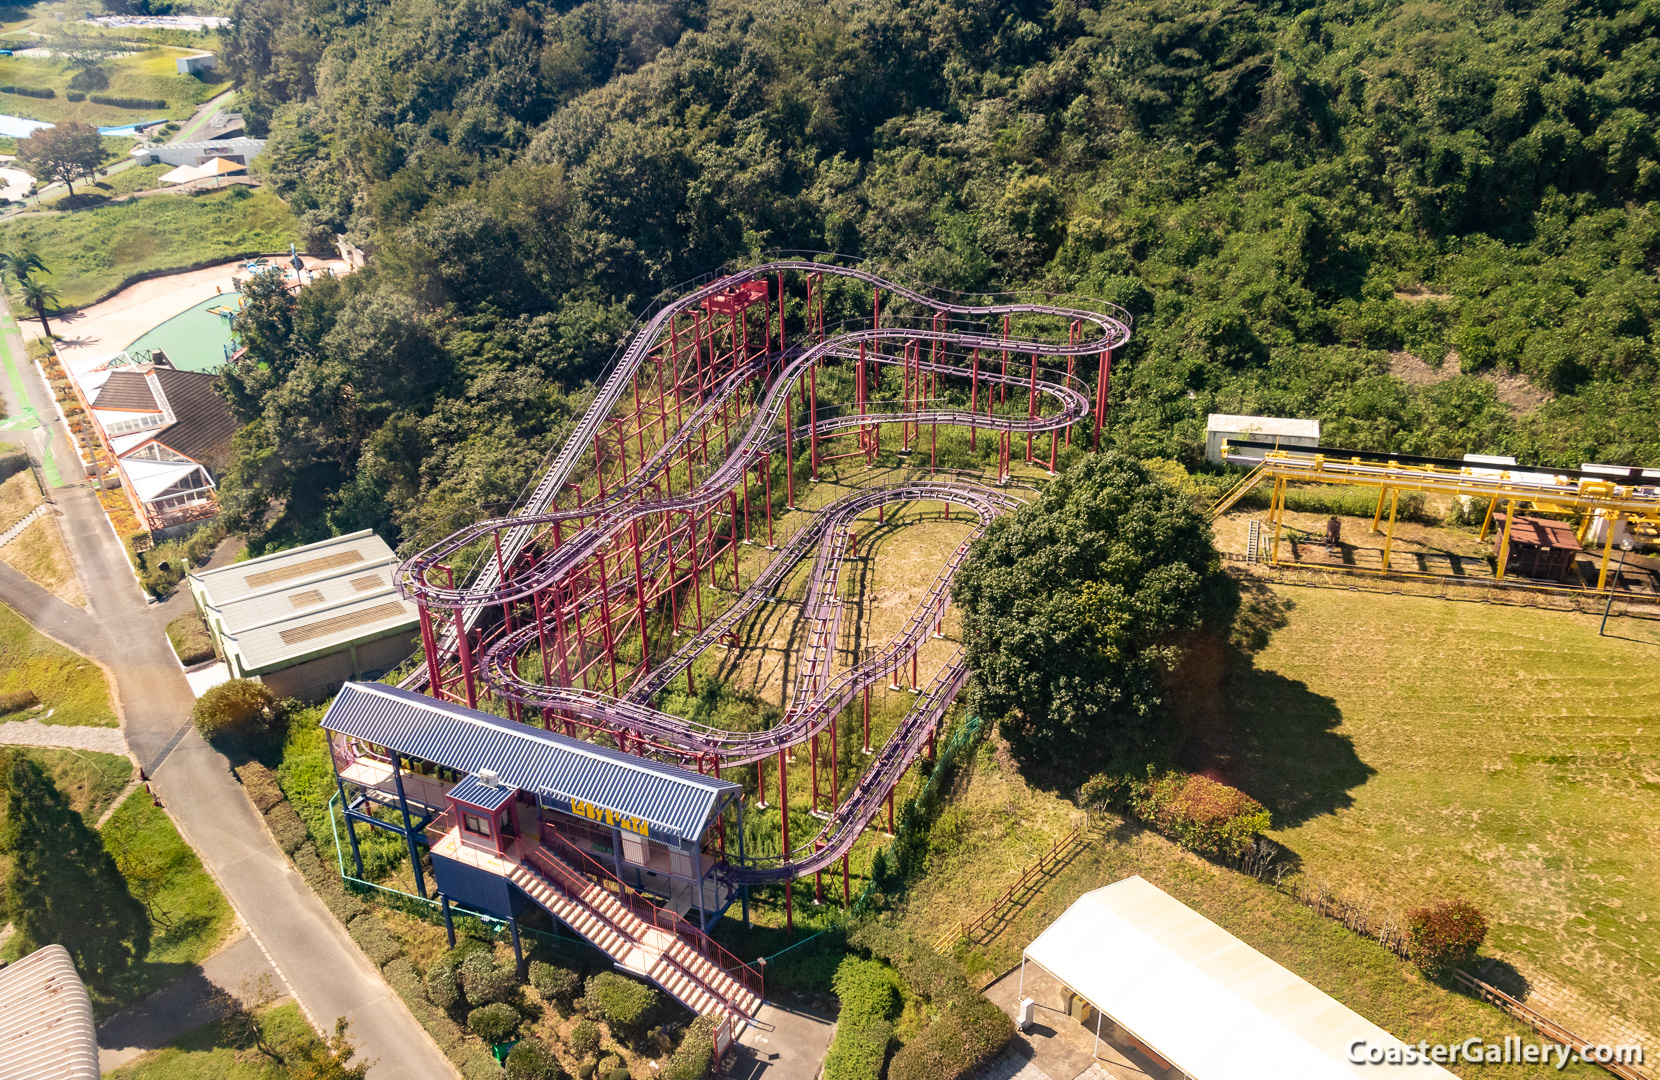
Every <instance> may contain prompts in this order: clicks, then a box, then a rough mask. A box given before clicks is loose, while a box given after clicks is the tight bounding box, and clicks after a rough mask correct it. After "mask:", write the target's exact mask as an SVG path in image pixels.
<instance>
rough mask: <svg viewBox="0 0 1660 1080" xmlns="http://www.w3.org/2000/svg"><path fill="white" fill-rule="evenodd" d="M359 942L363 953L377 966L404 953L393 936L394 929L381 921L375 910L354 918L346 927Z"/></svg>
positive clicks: (381, 965) (387, 962) (358, 945)
mask: <svg viewBox="0 0 1660 1080" xmlns="http://www.w3.org/2000/svg"><path fill="white" fill-rule="evenodd" d="M346 931H347V933H349V934H351V935H352V940H353V941H355V942H357V947H358V948H360V949H362V950H363V955H364V956H367V957H368V958H369V959H370V960H371V961H373V962H374V965H375V966H376V967H385V966H386V965H387V964H390V963H391V962H392V961H394V960H396V959H397V958H398V957H400V956H402V955H403V949H401V948H399V946H398V943H397V941H396V940H395V939H394V938H393V937H392V931H390V930H388V929H387V928H386V924H385V923H383V922H381V921H380V916H378V915H376V914H374V913H373V912H366V913H364V914H362V915H359V916H358V917H357V918H355V919H353V920H352V924H351V925H350V926H348V927H347V928H346Z"/></svg>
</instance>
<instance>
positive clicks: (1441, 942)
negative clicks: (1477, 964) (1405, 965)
mask: <svg viewBox="0 0 1660 1080" xmlns="http://www.w3.org/2000/svg"><path fill="white" fill-rule="evenodd" d="M1406 920H1407V941H1408V945H1407V950H1408V955H1410V956H1411V957H1412V962H1413V963H1414V964H1417V965H1418V966H1419V967H1420V968H1422V969H1423V970H1424V971H1425V972H1428V973H1429V974H1432V975H1439V974H1441V973H1443V972H1445V971H1446V970H1447V969H1448V968H1451V967H1453V966H1454V965H1456V964H1461V963H1463V962H1465V961H1466V960H1474V959H1475V958H1476V950H1477V949H1479V948H1481V943H1482V942H1483V941H1485V940H1486V938H1487V917H1486V916H1484V915H1483V914H1482V913H1481V911H1480V909H1478V908H1477V907H1476V906H1475V905H1474V904H1472V903H1470V902H1469V901H1468V900H1448V901H1442V902H1441V903H1439V904H1431V905H1430V906H1429V907H1421V908H1413V909H1412V910H1411V911H1408V912H1407V913H1406Z"/></svg>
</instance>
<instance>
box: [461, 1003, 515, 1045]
mask: <svg viewBox="0 0 1660 1080" xmlns="http://www.w3.org/2000/svg"><path fill="white" fill-rule="evenodd" d="M522 1022H523V1018H522V1017H520V1016H519V1010H518V1009H515V1008H514V1007H513V1006H511V1005H509V1004H507V1003H506V1002H504V1001H496V1002H492V1003H491V1004H489V1005H480V1006H479V1007H478V1008H476V1009H474V1010H473V1011H472V1012H470V1013H468V1014H467V1027H468V1028H470V1029H471V1030H472V1033H473V1034H474V1035H477V1036H478V1037H479V1038H480V1039H483V1040H484V1041H485V1042H487V1043H489V1044H490V1045H491V1046H495V1045H497V1044H498V1043H504V1042H506V1041H507V1040H509V1039H511V1038H512V1037H513V1036H514V1034H515V1033H516V1032H517V1031H518V1030H519V1024H521V1023H522Z"/></svg>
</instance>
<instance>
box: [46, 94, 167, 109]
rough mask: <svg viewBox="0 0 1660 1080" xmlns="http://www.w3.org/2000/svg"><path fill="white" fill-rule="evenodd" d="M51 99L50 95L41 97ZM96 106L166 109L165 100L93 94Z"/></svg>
mask: <svg viewBox="0 0 1660 1080" xmlns="http://www.w3.org/2000/svg"><path fill="white" fill-rule="evenodd" d="M41 96H43V97H49V96H50V94H45V95H41ZM92 103H93V104H94V105H113V106H115V107H116V108H118V109H165V108H167V101H166V99H165V98H143V97H116V96H115V95H113V94H93V95H92Z"/></svg>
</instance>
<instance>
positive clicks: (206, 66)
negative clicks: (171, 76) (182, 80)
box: [173, 52, 219, 75]
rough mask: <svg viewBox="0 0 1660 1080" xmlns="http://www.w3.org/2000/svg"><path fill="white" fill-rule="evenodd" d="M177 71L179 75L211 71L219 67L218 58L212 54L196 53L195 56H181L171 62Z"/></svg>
mask: <svg viewBox="0 0 1660 1080" xmlns="http://www.w3.org/2000/svg"><path fill="white" fill-rule="evenodd" d="M173 63H174V65H175V66H176V67H177V68H178V69H179V74H180V75H195V74H196V73H197V72H201V71H212V70H213V69H214V68H217V67H218V66H219V58H218V57H217V56H214V55H213V54H212V53H210V52H209V53H198V54H197V55H195V56H181V57H179V58H178V59H177V60H175V61H173Z"/></svg>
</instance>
